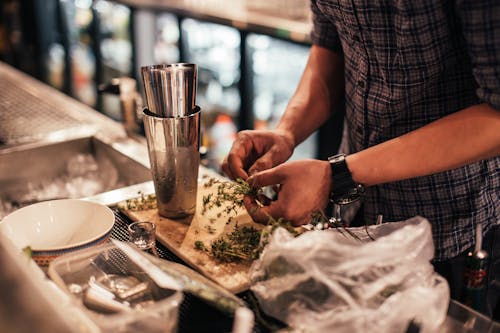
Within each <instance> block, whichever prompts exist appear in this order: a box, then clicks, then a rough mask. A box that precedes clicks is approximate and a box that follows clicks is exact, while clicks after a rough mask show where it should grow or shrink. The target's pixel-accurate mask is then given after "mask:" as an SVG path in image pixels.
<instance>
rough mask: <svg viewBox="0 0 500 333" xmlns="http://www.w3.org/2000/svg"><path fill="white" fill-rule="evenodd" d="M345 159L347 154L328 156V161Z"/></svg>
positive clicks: (333, 161)
mask: <svg viewBox="0 0 500 333" xmlns="http://www.w3.org/2000/svg"><path fill="white" fill-rule="evenodd" d="M344 159H345V155H344V154H338V155H335V156H331V157H330V158H328V161H329V162H330V163H338V162H340V161H342V160H344Z"/></svg>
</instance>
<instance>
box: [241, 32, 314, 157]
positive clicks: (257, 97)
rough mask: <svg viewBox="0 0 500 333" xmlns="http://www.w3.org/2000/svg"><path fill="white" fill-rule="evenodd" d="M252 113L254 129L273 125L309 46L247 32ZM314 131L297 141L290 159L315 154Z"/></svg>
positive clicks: (282, 110)
mask: <svg viewBox="0 0 500 333" xmlns="http://www.w3.org/2000/svg"><path fill="white" fill-rule="evenodd" d="M247 47H248V49H249V53H250V54H251V60H250V63H251V64H252V68H251V77H252V82H253V93H254V95H253V114H254V127H255V128H256V129H267V128H274V127H276V125H277V124H278V121H279V119H280V118H281V115H282V114H283V112H284V111H285V109H286V106H287V104H288V101H289V100H290V98H291V97H292V95H293V93H294V92H295V89H296V88H297V85H298V83H299V80H300V77H301V75H302V72H303V70H304V68H305V65H306V62H307V57H308V54H309V47H308V46H304V45H298V44H294V43H291V42H287V41H283V40H280V39H276V38H272V37H269V36H265V35H258V34H250V35H249V36H248V39H247ZM316 148H317V133H314V134H313V135H312V136H311V137H309V138H308V139H307V140H306V141H304V142H303V143H302V144H300V145H299V146H298V147H297V148H296V149H295V152H294V155H293V156H292V159H303V158H314V157H316V150H317V149H316Z"/></svg>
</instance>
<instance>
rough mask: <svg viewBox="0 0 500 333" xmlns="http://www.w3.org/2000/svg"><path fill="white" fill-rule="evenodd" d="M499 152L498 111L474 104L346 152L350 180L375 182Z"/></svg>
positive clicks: (441, 168)
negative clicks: (413, 129) (398, 135)
mask: <svg viewBox="0 0 500 333" xmlns="http://www.w3.org/2000/svg"><path fill="white" fill-rule="evenodd" d="M498 155H500V111H497V110H495V109H493V108H492V107H490V106H489V105H487V104H479V105H475V106H472V107H469V108H467V109H464V110H461V111H459V112H456V113H453V114H451V115H448V116H446V117H444V118H442V119H439V120H437V121H434V122H432V123H430V124H428V125H426V126H424V127H422V128H419V129H417V130H415V131H412V132H410V133H408V134H405V135H403V136H400V137H398V138H394V139H392V140H389V141H386V142H384V143H381V144H378V145H376V146H373V147H370V148H368V149H365V150H363V151H360V152H358V153H355V154H352V155H350V156H348V157H347V164H348V166H349V169H350V170H351V173H352V174H353V178H354V180H355V181H357V182H359V183H361V184H365V185H368V186H369V185H376V184H382V183H387V182H392V181H398V180H403V179H408V178H414V177H419V176H425V175H429V174H434V173H438V172H441V171H445V170H451V169H454V168H458V167H461V166H463V165H466V164H470V163H473V162H476V161H479V160H483V159H487V158H491V157H494V156H498Z"/></svg>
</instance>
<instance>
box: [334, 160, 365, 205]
mask: <svg viewBox="0 0 500 333" xmlns="http://www.w3.org/2000/svg"><path fill="white" fill-rule="evenodd" d="M345 157H346V155H345V154H338V155H335V156H331V157H329V158H328V162H330V168H331V170H332V191H331V193H330V200H331V201H332V202H333V203H336V204H338V205H346V204H349V203H351V202H354V201H357V200H359V198H360V197H361V195H362V194H363V192H364V187H363V185H361V184H357V183H356V182H355V181H354V180H353V179H352V175H351V172H350V171H349V168H348V167H347V163H346V160H345Z"/></svg>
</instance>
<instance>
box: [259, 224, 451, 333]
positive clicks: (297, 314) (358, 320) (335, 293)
mask: <svg viewBox="0 0 500 333" xmlns="http://www.w3.org/2000/svg"><path fill="white" fill-rule="evenodd" d="M349 231H350V232H352V234H349V233H347V232H346V231H345V230H342V229H330V230H327V231H310V232H305V233H303V234H302V235H300V236H298V237H295V238H294V237H293V236H292V235H290V234H289V233H288V232H287V231H286V230H284V229H283V228H279V229H277V230H276V231H275V232H274V233H273V235H272V236H271V238H270V240H269V244H268V245H267V246H266V248H265V250H264V252H263V253H262V255H261V257H260V258H259V260H257V261H256V262H254V264H253V265H252V267H251V269H250V278H251V285H252V287H251V290H252V291H253V292H254V294H255V296H256V297H257V299H258V300H259V303H260V305H261V308H262V310H263V311H264V312H265V313H267V314H269V315H271V316H273V317H275V318H277V319H280V320H281V321H283V322H285V323H287V324H288V325H289V326H290V327H291V328H293V329H294V330H295V331H299V332H349V333H351V332H384V333H387V332H398V333H399V332H406V330H407V328H408V326H409V324H410V322H411V321H414V322H416V323H418V324H419V325H420V327H421V330H420V332H434V331H436V330H437V328H438V327H439V326H440V324H441V323H442V322H443V321H444V319H445V318H446V313H447V309H448V305H449V300H450V296H449V288H448V284H447V282H446V280H445V279H444V278H443V277H441V276H440V275H438V274H437V273H435V272H434V268H433V266H432V264H431V263H430V260H431V259H432V257H433V255H434V245H433V241H432V234H431V226H430V224H429V222H428V221H427V220H426V219H424V218H422V217H414V218H412V219H409V220H407V221H404V222H391V223H384V224H380V225H373V226H368V227H367V228H365V227H361V228H350V229H349ZM372 238H373V239H374V240H372Z"/></svg>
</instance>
